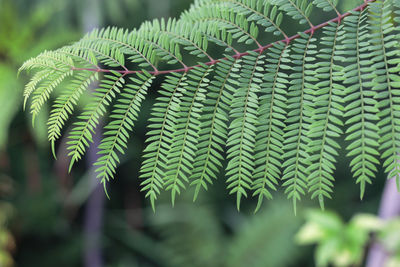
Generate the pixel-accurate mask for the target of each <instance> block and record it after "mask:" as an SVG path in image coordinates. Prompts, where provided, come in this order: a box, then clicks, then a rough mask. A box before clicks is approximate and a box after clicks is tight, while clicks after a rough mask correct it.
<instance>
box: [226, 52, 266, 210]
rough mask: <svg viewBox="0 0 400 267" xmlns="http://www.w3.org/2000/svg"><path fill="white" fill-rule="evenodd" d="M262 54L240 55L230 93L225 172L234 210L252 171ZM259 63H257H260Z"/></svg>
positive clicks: (243, 194) (248, 182)
mask: <svg viewBox="0 0 400 267" xmlns="http://www.w3.org/2000/svg"><path fill="white" fill-rule="evenodd" d="M264 58H265V56H264V55H262V54H261V53H255V52H252V53H250V54H249V55H248V56H244V57H243V63H242V67H241V73H240V78H239V79H238V80H239V87H238V89H237V90H236V92H235V93H234V95H233V98H234V99H235V101H234V102H232V104H231V110H230V114H229V116H230V118H231V119H232V122H231V124H230V126H229V133H228V141H227V146H228V147H229V148H228V151H227V158H228V159H229V162H228V166H227V167H226V175H227V176H228V177H229V178H228V179H227V183H228V186H227V188H228V189H230V192H229V193H230V194H236V204H237V209H238V210H239V209H240V201H241V198H242V196H245V197H247V193H246V190H250V189H251V184H252V173H253V170H254V147H255V138H256V130H257V129H256V127H255V124H256V122H257V119H258V118H257V110H258V105H259V103H258V96H257V93H258V92H259V91H260V85H261V83H262V77H263V74H262V71H263V70H264V69H263V68H262V67H261V66H262V65H263V63H264ZM260 65H261V66H260Z"/></svg>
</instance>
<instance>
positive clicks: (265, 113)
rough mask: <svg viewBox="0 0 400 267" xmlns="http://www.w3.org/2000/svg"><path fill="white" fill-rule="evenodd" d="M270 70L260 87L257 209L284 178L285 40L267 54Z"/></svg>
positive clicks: (256, 185)
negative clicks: (282, 177)
mask: <svg viewBox="0 0 400 267" xmlns="http://www.w3.org/2000/svg"><path fill="white" fill-rule="evenodd" d="M266 57H267V58H266V63H267V64H266V67H267V73H266V74H265V76H264V82H263V83H262V85H261V91H260V95H261V96H260V107H259V110H258V114H259V121H258V123H257V137H256V150H255V151H256V154H255V164H256V165H257V167H256V168H255V169H254V173H253V174H254V175H253V177H254V180H253V190H254V194H253V196H258V204H257V208H256V210H258V209H259V208H260V207H261V204H262V202H263V199H264V198H267V199H271V198H272V194H271V192H270V190H276V187H277V185H278V181H279V180H280V179H281V167H282V166H281V165H282V164H281V159H282V156H283V141H284V138H283V129H284V128H285V123H284V121H285V119H286V108H287V106H286V103H287V99H286V88H287V84H288V82H289V81H288V75H287V74H286V73H285V72H284V71H282V70H285V69H288V68H289V66H288V64H289V62H290V59H289V58H288V57H289V48H288V47H287V45H286V44H285V43H279V44H276V45H275V46H274V47H272V48H270V49H269V50H268V53H267V56H266Z"/></svg>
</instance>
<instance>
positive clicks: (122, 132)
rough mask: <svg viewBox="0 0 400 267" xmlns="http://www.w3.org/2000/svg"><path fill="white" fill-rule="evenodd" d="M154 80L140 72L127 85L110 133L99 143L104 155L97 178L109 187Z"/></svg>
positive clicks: (98, 165)
mask: <svg viewBox="0 0 400 267" xmlns="http://www.w3.org/2000/svg"><path fill="white" fill-rule="evenodd" d="M153 79H154V77H153V76H152V75H150V74H149V73H147V72H145V73H143V74H137V77H136V78H130V80H131V82H132V83H130V84H127V85H125V88H123V90H122V92H121V94H120V98H118V100H117V104H115V105H114V110H113V112H112V113H111V115H110V118H111V121H110V122H109V123H108V125H107V126H105V127H104V129H105V130H106V132H105V133H104V138H103V139H102V140H101V143H100V145H99V150H100V151H99V152H98V154H99V155H101V156H100V157H99V158H98V160H97V162H96V163H95V164H94V165H95V166H97V168H96V172H97V173H98V174H97V178H99V179H100V181H101V183H102V184H103V185H104V187H105V183H106V182H108V181H109V180H110V178H112V177H113V176H114V174H115V169H116V168H117V164H118V163H119V159H118V155H117V153H118V152H119V153H121V154H124V150H125V149H126V148H127V143H128V139H129V132H132V130H133V126H134V122H135V121H136V120H137V117H138V113H139V110H140V105H141V102H142V101H143V99H144V96H145V95H146V93H147V89H148V88H149V87H150V85H151V81H152V80H153Z"/></svg>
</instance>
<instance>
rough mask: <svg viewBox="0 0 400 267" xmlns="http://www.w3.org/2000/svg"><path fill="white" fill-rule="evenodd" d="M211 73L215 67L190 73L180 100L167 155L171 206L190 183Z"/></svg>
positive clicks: (205, 67)
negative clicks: (177, 195)
mask: <svg viewBox="0 0 400 267" xmlns="http://www.w3.org/2000/svg"><path fill="white" fill-rule="evenodd" d="M211 70H212V66H206V65H202V66H200V67H196V68H194V69H193V70H191V71H190V72H189V73H188V75H187V79H188V80H187V86H186V87H185V91H184V92H183V96H181V97H180V99H181V101H180V106H179V113H178V114H177V119H176V123H175V125H174V126H175V127H174V132H173V138H172V144H171V147H170V150H169V152H168V156H167V160H168V169H167V172H166V173H165V177H164V178H163V179H164V181H165V189H166V190H170V191H171V197H172V205H174V203H175V196H176V194H177V193H178V194H180V190H181V189H185V188H186V186H185V185H184V183H188V182H189V176H190V175H191V173H192V169H193V162H194V159H195V155H196V152H197V143H198V138H199V133H198V132H199V130H200V120H199V118H200V112H201V109H202V108H203V102H204V99H205V92H206V88H207V86H208V83H209V79H208V78H207V76H208V75H209V73H210V71H211ZM172 97H174V96H172ZM175 97H177V96H175Z"/></svg>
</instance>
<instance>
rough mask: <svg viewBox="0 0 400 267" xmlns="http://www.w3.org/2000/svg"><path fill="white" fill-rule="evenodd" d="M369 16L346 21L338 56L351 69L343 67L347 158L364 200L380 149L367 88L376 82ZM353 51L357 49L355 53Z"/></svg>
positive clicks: (372, 98)
mask: <svg viewBox="0 0 400 267" xmlns="http://www.w3.org/2000/svg"><path fill="white" fill-rule="evenodd" d="M366 19H367V12H366V11H363V12H354V14H353V15H351V16H348V17H346V19H345V20H344V23H345V26H344V30H345V32H346V33H345V37H344V38H343V41H342V43H343V44H342V46H341V47H340V48H339V49H340V50H339V51H338V52H340V53H341V55H342V61H344V62H346V63H347V64H348V65H347V66H346V67H344V69H343V72H344V74H345V80H344V84H345V85H346V90H345V95H346V97H345V99H344V100H345V101H346V102H347V103H348V104H347V106H346V108H345V111H346V112H345V117H347V118H348V119H347V121H346V122H345V125H346V126H348V127H349V128H347V130H346V140H348V141H351V143H350V144H349V145H348V146H347V150H348V151H349V152H348V156H353V157H354V158H353V159H352V161H351V162H350V166H351V167H352V172H353V176H354V177H355V178H356V179H357V180H356V182H357V183H359V184H360V189H361V190H360V196H361V198H362V197H363V196H364V192H365V186H366V184H367V183H372V180H371V179H372V178H373V177H374V176H375V173H376V171H377V168H376V165H377V164H379V160H378V159H377V156H378V155H379V153H378V151H377V147H378V146H379V143H378V141H379V134H378V132H379V128H378V126H377V125H376V123H377V122H378V121H379V118H378V116H377V113H378V109H377V107H376V106H377V101H376V91H373V90H371V89H370V88H368V87H367V85H366V83H365V80H370V79H372V78H374V76H373V74H371V71H370V67H369V66H370V65H371V63H372V60H371V59H370V53H369V51H368V50H369V42H368V39H369V34H367V29H366V26H367V25H366V24H363V22H364V21H365V20H366ZM354 47H355V48H356V49H354Z"/></svg>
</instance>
